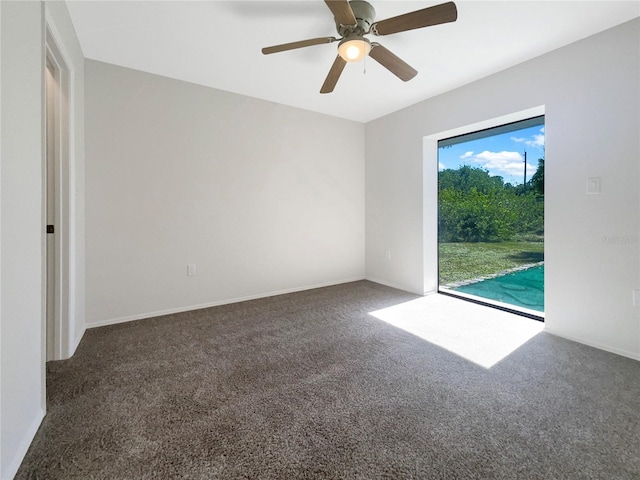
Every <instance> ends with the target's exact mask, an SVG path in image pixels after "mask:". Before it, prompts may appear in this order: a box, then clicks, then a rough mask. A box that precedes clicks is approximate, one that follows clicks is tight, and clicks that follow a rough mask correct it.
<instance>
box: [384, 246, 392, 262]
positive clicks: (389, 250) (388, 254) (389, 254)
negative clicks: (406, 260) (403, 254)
mask: <svg viewBox="0 0 640 480" xmlns="http://www.w3.org/2000/svg"><path fill="white" fill-rule="evenodd" d="M384 256H385V257H386V259H387V260H391V249H390V248H388V249H387V251H386V253H385V255H384Z"/></svg>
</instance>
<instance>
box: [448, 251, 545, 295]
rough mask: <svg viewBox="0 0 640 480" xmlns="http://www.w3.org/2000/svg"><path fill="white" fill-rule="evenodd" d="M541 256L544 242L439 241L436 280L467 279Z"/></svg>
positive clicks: (540, 258) (454, 280)
mask: <svg viewBox="0 0 640 480" xmlns="http://www.w3.org/2000/svg"><path fill="white" fill-rule="evenodd" d="M543 260H544V242H497V243H481V242H478V243H441V244H440V249H439V263H440V284H441V285H443V286H444V285H446V284H448V283H451V282H459V281H462V280H470V279H472V278H476V277H481V276H484V275H491V274H495V273H499V272H502V271H503V270H507V269H510V268H515V267H519V266H521V265H526V264H528V263H536V262H541V261H543Z"/></svg>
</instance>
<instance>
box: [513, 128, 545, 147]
mask: <svg viewBox="0 0 640 480" xmlns="http://www.w3.org/2000/svg"><path fill="white" fill-rule="evenodd" d="M540 131H541V132H543V133H542V134H539V135H534V136H533V138H531V139H529V138H523V137H511V140H512V141H514V142H516V143H524V144H525V145H526V146H527V147H544V127H542V128H541V129H540Z"/></svg>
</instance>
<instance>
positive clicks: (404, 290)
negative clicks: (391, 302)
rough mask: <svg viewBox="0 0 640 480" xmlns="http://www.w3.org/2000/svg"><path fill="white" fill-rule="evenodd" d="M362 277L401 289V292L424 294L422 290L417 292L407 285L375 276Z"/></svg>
mask: <svg viewBox="0 0 640 480" xmlns="http://www.w3.org/2000/svg"><path fill="white" fill-rule="evenodd" d="M364 279H365V280H368V281H370V282H373V283H379V284H380V285H384V286H386V287H391V288H395V289H396V290H402V291H403V292H409V293H414V294H416V295H421V296H424V295H426V294H425V293H424V292H417V291H415V290H412V289H411V288H409V287H407V286H405V285H398V284H395V283H391V282H386V281H384V280H380V279H378V278H375V277H365V278H364Z"/></svg>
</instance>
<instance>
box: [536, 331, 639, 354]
mask: <svg viewBox="0 0 640 480" xmlns="http://www.w3.org/2000/svg"><path fill="white" fill-rule="evenodd" d="M543 332H545V333H550V334H551V335H555V336H556V337H560V338H564V339H566V340H571V341H572V342H577V343H582V344H583V345H588V346H589V347H593V348H597V349H598V350H604V351H605V352H609V353H615V354H616V355H620V356H623V357H627V358H631V359H632V360H638V361H640V353H638V352H629V351H627V350H622V349H620V348H615V347H611V346H609V345H604V344H602V343H598V342H592V341H590V340H586V339H584V338H580V337H574V336H572V335H565V334H564V333H561V332H558V331H556V330H554V329H553V328H549V327H545V329H544V330H543Z"/></svg>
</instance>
